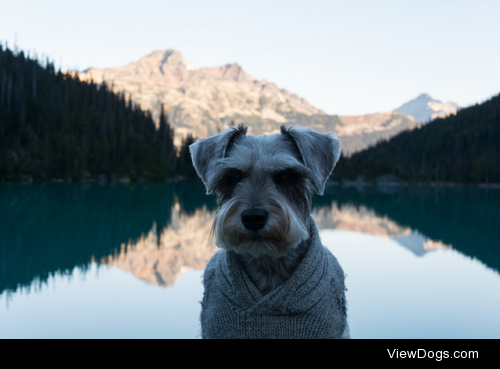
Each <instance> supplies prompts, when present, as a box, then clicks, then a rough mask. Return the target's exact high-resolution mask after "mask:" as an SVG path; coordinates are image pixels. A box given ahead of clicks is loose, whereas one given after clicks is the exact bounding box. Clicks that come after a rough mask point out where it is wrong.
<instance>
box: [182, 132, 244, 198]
mask: <svg viewBox="0 0 500 369" xmlns="http://www.w3.org/2000/svg"><path fill="white" fill-rule="evenodd" d="M247 131H248V127H247V126H245V125H243V124H240V125H239V126H238V127H232V128H230V129H228V130H227V131H226V132H223V133H220V134H218V135H215V136H212V137H209V138H201V139H198V140H196V141H195V142H194V143H193V144H192V145H190V146H189V151H190V152H191V158H192V159H193V165H194V169H196V173H198V176H199V177H200V178H201V180H202V181H203V184H204V185H205V187H206V189H207V195H210V194H212V193H213V192H214V187H213V176H214V174H215V172H216V171H215V166H216V165H217V161H218V160H219V159H222V158H224V157H226V153H227V152H229V150H230V148H231V146H232V143H233V141H234V140H235V139H236V137H238V136H240V135H246V134H247Z"/></svg>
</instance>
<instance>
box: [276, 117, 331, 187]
mask: <svg viewBox="0 0 500 369" xmlns="http://www.w3.org/2000/svg"><path fill="white" fill-rule="evenodd" d="M281 134H283V135H287V136H289V137H291V138H292V139H293V140H294V141H295V143H296V144H297V147H298V149H299V152H300V155H301V156H302V161H303V162H304V164H305V166H306V167H307V168H309V169H310V170H311V171H312V172H313V174H314V178H313V181H312V184H313V186H314V189H315V190H316V192H317V193H318V194H319V195H323V191H324V189H325V183H326V181H327V179H328V177H330V174H332V172H333V168H335V164H337V161H338V160H339V158H340V139H338V138H336V137H333V136H332V135H331V133H327V134H324V133H318V132H316V131H313V130H312V129H311V128H306V127H297V126H295V127H294V126H292V127H288V128H287V127H285V126H281Z"/></svg>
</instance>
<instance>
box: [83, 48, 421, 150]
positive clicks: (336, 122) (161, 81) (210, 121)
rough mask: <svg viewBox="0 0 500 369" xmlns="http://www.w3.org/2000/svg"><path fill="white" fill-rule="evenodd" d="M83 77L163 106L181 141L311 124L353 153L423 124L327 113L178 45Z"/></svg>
mask: <svg viewBox="0 0 500 369" xmlns="http://www.w3.org/2000/svg"><path fill="white" fill-rule="evenodd" d="M79 77H80V79H83V80H93V81H94V82H97V83H102V82H103V81H105V82H106V83H108V84H110V85H112V86H113V89H114V90H115V91H121V92H123V93H125V94H126V95H127V96H131V97H132V99H133V100H134V102H135V103H137V104H139V105H140V106H141V107H142V108H143V109H147V110H150V111H151V112H152V113H153V116H154V117H155V118H156V119H157V118H158V116H159V114H160V110H161V105H162V104H163V105H164V106H165V108H166V111H167V112H168V118H169V121H170V122H171V123H172V124H173V126H174V128H175V132H176V144H177V145H179V144H180V141H181V138H182V137H184V136H185V135H186V134H188V133H192V134H193V135H194V136H196V137H208V136H210V135H213V134H216V133H218V132H221V131H223V130H225V129H226V128H227V127H228V126H229V125H230V124H231V123H232V122H235V123H240V122H244V123H246V124H248V125H249V126H250V133H251V134H272V133H276V132H279V126H280V125H281V124H301V125H305V126H311V127H313V128H314V129H316V130H318V131H320V132H328V131H332V132H334V133H335V134H336V135H337V136H338V137H340V138H341V139H343V146H342V149H343V152H344V153H353V152H356V151H359V150H362V149H364V148H366V147H367V146H369V145H372V144H374V143H375V142H376V141H378V140H380V139H385V138H389V137H391V136H393V135H395V134H397V133H399V132H401V131H403V130H406V129H413V128H415V127H417V126H418V123H417V122H416V121H415V120H414V119H413V118H412V117H410V116H408V115H405V114H400V113H397V112H396V113H394V112H393V113H379V114H369V115H363V116H355V117H342V116H336V115H327V114H325V113H324V112H323V111H322V110H320V109H317V108H315V107H314V106H312V105H311V104H310V103H308V102H307V101H306V100H305V99H303V98H301V97H299V96H297V95H296V94H293V93H291V92H289V91H287V90H285V89H281V88H279V87H278V86H277V85H275V84H274V83H271V82H268V81H266V80H261V81H259V80H257V79H255V78H254V77H252V76H251V75H250V74H248V73H246V72H245V71H244V70H243V69H242V67H241V66H240V65H238V64H236V63H234V64H226V65H224V66H221V67H216V68H195V67H194V66H193V65H192V64H190V63H189V62H187V61H186V60H185V59H184V57H183V56H182V54H181V53H180V52H179V51H177V50H174V49H169V50H165V51H155V52H153V53H151V54H150V55H147V56H144V57H143V58H141V59H140V60H139V61H138V62H135V63H130V64H128V65H126V66H124V67H117V68H108V69H97V68H90V69H88V70H86V71H84V72H83V73H80V74H79Z"/></svg>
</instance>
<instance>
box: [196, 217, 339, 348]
mask: <svg viewBox="0 0 500 369" xmlns="http://www.w3.org/2000/svg"><path fill="white" fill-rule="evenodd" d="M310 234H311V238H310V239H309V240H307V241H306V242H308V243H310V245H309V248H308V250H307V253H306V255H305V256H304V259H303V260H302V261H301V263H300V264H299V266H298V267H297V269H296V271H295V272H294V274H293V275H292V277H291V278H290V279H289V280H287V281H286V282H285V283H284V284H282V285H281V286H279V287H278V288H276V289H275V290H273V291H271V292H270V293H269V294H267V295H265V296H263V295H262V294H261V293H260V292H259V291H258V290H257V288H256V287H255V285H254V284H253V283H252V281H251V280H250V278H249V277H248V275H247V274H246V272H245V271H244V269H243V268H242V266H241V265H240V264H239V262H238V260H237V256H236V254H235V253H234V251H226V250H220V251H218V252H217V253H216V254H215V255H214V256H213V257H212V259H211V260H210V262H209V263H208V265H207V268H206V270H205V274H204V276H203V285H204V287H205V292H204V295H203V301H202V303H201V305H202V311H201V328H202V336H203V338H210V339H220V338H226V339H229V338H250V339H252V338H347V337H346V336H345V335H346V333H345V332H347V331H348V329H347V318H346V300H345V284H344V272H343V271H342V268H341V267H340V265H339V263H338V262H337V259H336V258H335V257H334V256H333V255H332V254H331V253H330V252H329V251H328V250H327V249H326V248H325V247H324V246H323V245H322V244H321V240H320V238H319V234H318V230H317V228H316V224H315V223H314V221H311V230H310Z"/></svg>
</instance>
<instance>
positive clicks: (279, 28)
mask: <svg viewBox="0 0 500 369" xmlns="http://www.w3.org/2000/svg"><path fill="white" fill-rule="evenodd" d="M0 19H1V21H0V40H2V41H8V42H9V44H10V45H11V46H12V44H13V42H14V37H15V35H17V43H18V45H19V47H20V48H21V49H23V50H31V51H33V50H36V52H37V53H38V54H39V55H41V54H45V55H49V56H50V57H51V58H52V59H54V60H55V62H56V65H60V64H61V61H62V67H63V69H75V68H78V69H80V70H83V69H86V68H88V67H91V66H95V67H112V66H121V65H125V64H128V63H129V62H132V61H136V60H137V59H139V58H140V57H141V56H143V55H145V54H148V53H150V52H152V51H154V50H160V49H168V48H175V49H177V50H179V51H180V52H182V54H183V55H184V56H185V58H186V59H187V60H188V61H190V62H191V63H192V64H193V65H195V66H196V67H215V66H219V65H223V64H226V63H233V62H237V63H239V64H240V65H241V66H242V67H243V68H244V69H245V71H247V72H248V73H250V74H251V75H253V76H254V77H256V78H258V79H266V80H268V81H271V82H274V83H276V84H277V85H278V86H280V87H281V88H285V89H287V90H289V91H291V92H293V93H296V94H298V95H299V96H301V97H304V98H305V99H307V100H308V101H309V102H310V103H311V104H313V105H314V106H316V107H318V108H320V109H323V110H324V111H326V112H327V113H331V114H343V115H348V114H365V113H372V112H380V111H389V110H393V109H395V108H397V107H398V106H400V105H401V104H403V103H405V102H407V101H408V100H410V99H412V98H414V97H416V96H417V95H419V94H420V93H423V92H427V93H429V94H430V95H431V96H433V97H435V98H437V99H440V100H443V101H450V100H451V101H455V102H457V103H458V104H460V105H462V106H467V105H470V104H473V103H476V102H481V101H483V100H485V99H487V98H489V97H491V96H493V95H496V94H498V93H499V92H500V1H498V0H494V1H493V0H491V1H489V0H475V1H464V0H454V1H448V0H435V1H428V0H418V1H413V0H405V1H402V0H398V1H392V0H386V1H375V0H370V1H355V0H352V1H311V0H310V1H298V0H295V1H293V0H288V1H272V0H266V1H261V0H253V1H249V2H247V1H238V2H237V1H222V0H217V1H208V0H205V1H198V0H182V1H168V0H142V1H130V0H119V1H118V0H89V1H80V2H75V1H68V0H66V1H63V0H43V1H41V0H36V1H34V0H31V1H29V0H15V1H13V0H0Z"/></svg>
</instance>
